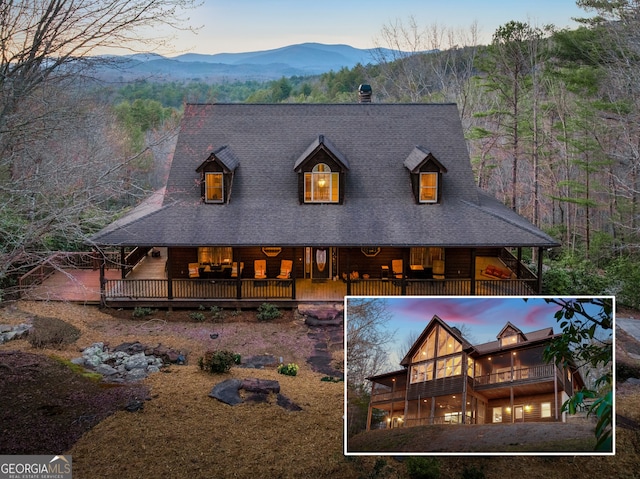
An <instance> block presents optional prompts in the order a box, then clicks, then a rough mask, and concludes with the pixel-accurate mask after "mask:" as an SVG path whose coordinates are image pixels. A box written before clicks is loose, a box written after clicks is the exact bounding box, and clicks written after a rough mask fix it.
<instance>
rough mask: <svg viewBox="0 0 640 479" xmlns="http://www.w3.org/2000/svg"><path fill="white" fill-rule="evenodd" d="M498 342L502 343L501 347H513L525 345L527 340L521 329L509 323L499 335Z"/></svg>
mask: <svg viewBox="0 0 640 479" xmlns="http://www.w3.org/2000/svg"><path fill="white" fill-rule="evenodd" d="M497 338H498V341H500V347H505V346H511V345H513V344H518V343H523V342H525V341H526V340H527V337H526V336H525V335H524V333H523V332H522V331H520V329H518V328H517V327H516V326H514V325H513V324H511V323H510V322H509V321H507V324H506V325H505V326H504V328H502V330H501V331H500V332H499V333H498V336H497Z"/></svg>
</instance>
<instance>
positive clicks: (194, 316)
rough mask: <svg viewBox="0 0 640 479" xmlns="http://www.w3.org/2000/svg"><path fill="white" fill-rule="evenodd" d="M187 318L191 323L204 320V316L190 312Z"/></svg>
mask: <svg viewBox="0 0 640 479" xmlns="http://www.w3.org/2000/svg"><path fill="white" fill-rule="evenodd" d="M189 317H190V318H191V320H192V321H198V322H199V323H201V322H202V321H204V320H205V317H204V314H203V313H201V312H200V311H192V312H191V313H189Z"/></svg>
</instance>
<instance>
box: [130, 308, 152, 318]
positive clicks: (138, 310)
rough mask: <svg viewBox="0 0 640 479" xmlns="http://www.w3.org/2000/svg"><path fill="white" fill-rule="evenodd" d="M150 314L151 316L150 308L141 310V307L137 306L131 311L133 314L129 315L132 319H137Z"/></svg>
mask: <svg viewBox="0 0 640 479" xmlns="http://www.w3.org/2000/svg"><path fill="white" fill-rule="evenodd" d="M151 314H153V309H151V308H142V307H140V306H138V307H136V308H135V309H134V310H133V313H131V316H133V317H134V318H136V319H138V318H144V317H145V316H149V315H151Z"/></svg>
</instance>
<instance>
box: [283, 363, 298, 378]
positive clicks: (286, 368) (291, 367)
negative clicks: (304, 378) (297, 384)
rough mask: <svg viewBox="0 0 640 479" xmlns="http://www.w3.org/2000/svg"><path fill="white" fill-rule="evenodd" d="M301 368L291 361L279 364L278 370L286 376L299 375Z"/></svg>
mask: <svg viewBox="0 0 640 479" xmlns="http://www.w3.org/2000/svg"><path fill="white" fill-rule="evenodd" d="M299 369H300V368H299V367H298V365H297V364H294V363H289V364H287V365H284V364H281V365H280V366H278V372H279V373H280V374H284V375H285V376H297V374H298V370H299Z"/></svg>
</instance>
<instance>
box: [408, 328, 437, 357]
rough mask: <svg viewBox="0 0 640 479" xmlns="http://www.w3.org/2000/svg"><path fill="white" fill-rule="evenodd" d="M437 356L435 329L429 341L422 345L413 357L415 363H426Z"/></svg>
mask: <svg viewBox="0 0 640 479" xmlns="http://www.w3.org/2000/svg"><path fill="white" fill-rule="evenodd" d="M435 355H436V330H435V329H434V330H433V331H431V333H430V334H429V337H428V338H427V341H426V342H425V343H424V344H423V345H422V347H421V348H420V350H419V351H418V352H417V354H416V355H415V356H414V357H413V361H412V362H414V363H416V362H418V361H424V360H425V359H432V358H434V357H435Z"/></svg>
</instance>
